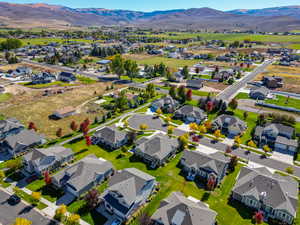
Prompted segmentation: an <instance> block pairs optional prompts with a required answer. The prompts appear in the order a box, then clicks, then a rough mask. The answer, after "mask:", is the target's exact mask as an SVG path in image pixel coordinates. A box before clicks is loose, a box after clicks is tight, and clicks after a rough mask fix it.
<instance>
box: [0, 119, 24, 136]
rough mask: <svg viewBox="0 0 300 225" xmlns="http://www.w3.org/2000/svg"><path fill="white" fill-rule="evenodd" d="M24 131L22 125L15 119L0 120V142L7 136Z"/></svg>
mask: <svg viewBox="0 0 300 225" xmlns="http://www.w3.org/2000/svg"><path fill="white" fill-rule="evenodd" d="M24 129H25V127H24V125H23V124H21V123H20V122H19V121H18V120H17V119H14V118H9V119H6V120H0V141H1V140H3V139H4V138H6V137H8V136H11V135H15V134H17V133H19V132H20V131H22V130H24Z"/></svg>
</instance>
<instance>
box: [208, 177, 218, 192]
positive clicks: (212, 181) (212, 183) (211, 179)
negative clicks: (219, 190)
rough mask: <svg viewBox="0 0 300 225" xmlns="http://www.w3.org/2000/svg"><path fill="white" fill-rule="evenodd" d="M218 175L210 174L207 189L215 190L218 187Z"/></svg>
mask: <svg viewBox="0 0 300 225" xmlns="http://www.w3.org/2000/svg"><path fill="white" fill-rule="evenodd" d="M216 182H217V181H216V177H215V176H209V178H208V180H207V185H206V186H207V189H208V190H210V191H213V190H214V189H215V187H216Z"/></svg>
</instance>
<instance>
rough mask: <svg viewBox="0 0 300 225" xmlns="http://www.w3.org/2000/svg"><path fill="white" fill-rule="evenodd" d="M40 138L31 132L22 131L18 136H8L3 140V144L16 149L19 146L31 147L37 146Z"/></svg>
mask: <svg viewBox="0 0 300 225" xmlns="http://www.w3.org/2000/svg"><path fill="white" fill-rule="evenodd" d="M41 140H42V138H41V137H40V136H39V135H38V134H37V133H36V132H34V131H32V130H22V131H21V132H19V133H18V134H15V135H11V136H8V137H6V138H5V139H4V141H5V143H6V144H7V145H8V146H9V147H10V148H11V149H16V148H17V147H18V146H19V145H22V146H31V145H34V144H39V143H40V142H41Z"/></svg>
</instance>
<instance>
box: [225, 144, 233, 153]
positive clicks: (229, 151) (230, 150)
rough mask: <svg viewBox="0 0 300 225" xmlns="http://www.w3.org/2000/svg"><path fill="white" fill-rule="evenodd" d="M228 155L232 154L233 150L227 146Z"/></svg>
mask: <svg viewBox="0 0 300 225" xmlns="http://www.w3.org/2000/svg"><path fill="white" fill-rule="evenodd" d="M225 152H226V153H228V154H229V153H231V152H232V149H231V147H230V146H227V148H226V151H225Z"/></svg>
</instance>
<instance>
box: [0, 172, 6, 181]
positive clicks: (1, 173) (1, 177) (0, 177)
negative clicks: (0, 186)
mask: <svg viewBox="0 0 300 225" xmlns="http://www.w3.org/2000/svg"><path fill="white" fill-rule="evenodd" d="M4 178H5V173H4V171H3V170H0V183H1V182H2V181H3V179H4Z"/></svg>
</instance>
